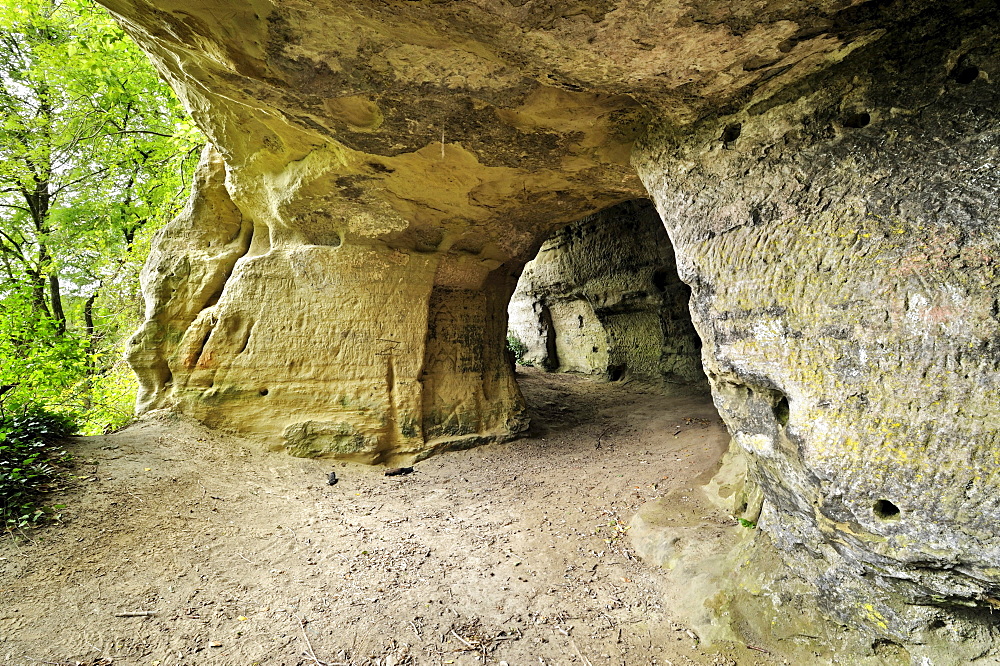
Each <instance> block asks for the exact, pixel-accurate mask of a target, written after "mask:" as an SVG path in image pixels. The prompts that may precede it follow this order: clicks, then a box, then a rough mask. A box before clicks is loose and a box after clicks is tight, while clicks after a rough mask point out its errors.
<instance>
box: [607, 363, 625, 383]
mask: <svg viewBox="0 0 1000 666" xmlns="http://www.w3.org/2000/svg"><path fill="white" fill-rule="evenodd" d="M624 376H625V366H624V365H611V366H608V379H609V380H610V381H613V382H617V381H618V380H619V379H621V378H622V377H624Z"/></svg>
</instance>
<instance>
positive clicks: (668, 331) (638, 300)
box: [508, 199, 705, 386]
mask: <svg viewBox="0 0 1000 666" xmlns="http://www.w3.org/2000/svg"><path fill="white" fill-rule="evenodd" d="M690 294H691V290H690V289H689V288H688V286H687V285H685V284H684V283H683V282H681V281H680V279H679V278H678V277H677V268H676V265H675V261H674V251H673V248H672V247H671V246H670V239H669V238H667V233H666V231H664V229H663V223H662V222H661V221H660V218H659V216H658V215H657V214H656V209H655V208H653V206H652V204H651V203H650V202H649V201H648V200H645V199H641V200H636V201H630V202H626V203H623V204H619V205H618V206H615V207H613V208H609V209H607V210H604V211H601V212H600V213H596V214H594V215H592V216H590V217H587V218H584V219H583V220H580V221H579V222H575V223H573V224H571V225H570V226H568V227H565V228H563V229H561V230H559V231H558V232H556V233H555V234H554V235H553V236H552V237H551V238H549V239H548V240H547V241H545V244H544V245H542V247H541V249H540V250H539V251H538V255H537V256H536V257H535V258H534V259H533V260H532V261H530V262H529V263H528V264H527V265H526V266H525V268H524V272H523V273H522V274H521V278H520V280H519V281H518V286H517V290H516V291H515V292H514V296H513V297H512V298H511V301H510V306H509V307H508V312H509V316H510V321H509V324H508V328H509V330H510V333H511V335H513V336H514V337H516V338H517V340H518V341H519V342H520V343H521V344H523V345H524V347H525V349H526V351H525V354H524V356H523V360H524V361H525V362H527V363H530V364H533V365H536V366H538V367H544V368H548V369H553V370H559V371H562V372H580V373H585V374H596V375H600V376H604V377H606V378H608V379H612V380H620V379H635V380H639V381H642V382H646V383H652V384H658V385H664V386H665V385H669V384H675V385H676V384H700V383H703V382H704V381H705V373H704V372H703V371H702V369H701V352H700V348H701V341H700V340H699V339H698V335H697V334H696V333H695V331H694V327H693V326H692V325H691V314H690V312H689V310H688V300H689V297H690Z"/></svg>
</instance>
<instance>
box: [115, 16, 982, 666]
mask: <svg viewBox="0 0 1000 666" xmlns="http://www.w3.org/2000/svg"><path fill="white" fill-rule="evenodd" d="M103 1H104V2H105V4H107V6H109V7H110V8H111V9H112V10H113V11H115V12H116V13H117V14H118V15H119V16H120V17H121V18H122V21H123V22H124V24H125V25H126V26H127V28H128V29H129V30H130V32H131V33H132V34H134V35H135V36H136V38H137V39H138V40H139V41H140V42H141V43H142V44H143V46H144V47H145V48H146V49H147V50H148V51H149V53H150V54H151V56H152V57H153V59H154V60H155V61H156V62H157V64H158V66H159V67H160V68H161V70H162V72H163V73H164V76H165V77H166V78H168V79H169V80H170V81H171V82H172V84H173V85H174V86H175V87H176V89H177V90H178V92H179V94H180V95H181V97H182V98H183V99H184V101H185V103H186V104H187V105H188V107H189V108H190V109H191V110H192V112H193V114H194V117H195V119H196V121H197V122H198V124H199V125H200V126H201V127H202V128H203V129H204V130H205V131H206V132H207V133H208V135H209V136H210V137H211V140H212V142H213V143H214V144H215V145H216V146H217V147H218V151H219V154H220V155H221V157H222V160H223V162H224V164H225V168H223V162H220V161H219V160H218V158H217V157H215V156H213V155H211V154H209V155H207V157H206V162H205V163H204V165H203V168H202V172H201V175H200V177H199V189H198V190H196V192H195V194H194V195H193V199H192V203H191V206H190V207H189V209H188V211H187V212H186V213H185V215H184V216H182V218H181V219H179V220H178V221H177V222H176V223H175V224H174V225H172V226H171V227H170V228H169V229H168V230H167V231H166V232H165V233H164V235H163V236H161V239H160V241H159V245H158V249H157V251H156V253H154V259H153V261H152V263H151V264H150V268H149V271H148V273H147V294H148V297H149V298H150V311H149V315H150V317H149V321H148V322H147V324H146V325H145V327H144V329H143V331H142V332H141V333H140V335H139V336H138V337H137V338H136V341H135V349H134V351H133V355H132V358H133V363H134V365H135V367H136V370H137V372H138V373H139V374H140V376H141V377H142V381H143V387H144V389H143V396H142V406H143V407H144V408H149V407H154V406H155V407H160V406H162V407H173V408H176V409H181V410H184V411H186V412H189V413H193V414H196V415H198V416H199V417H200V418H202V419H204V420H205V421H207V422H209V423H212V424H215V425H220V426H226V427H231V428H236V429H239V430H242V431H244V432H247V433H255V434H258V435H261V436H264V437H267V438H269V439H270V440H272V441H273V442H275V443H276V444H279V445H283V446H285V447H287V448H289V450H291V451H293V452H298V453H303V454H305V453H331V454H336V455H342V456H353V457H355V458H358V459H363V460H371V461H375V460H383V459H390V458H393V457H399V456H411V457H412V456H421V455H427V454H428V453H430V452H433V451H436V450H440V449H441V448H444V447H448V446H463V445H468V444H473V443H476V442H479V441H483V440H484V439H487V438H498V437H505V436H509V435H511V434H513V433H516V432H517V431H518V430H519V428H521V427H523V419H522V417H521V411H522V410H521V406H522V405H521V403H522V401H521V398H520V395H519V393H518V391H517V388H516V385H515V384H514V381H513V377H512V373H511V369H510V364H509V363H508V362H507V360H506V359H505V357H504V351H503V343H504V333H505V330H506V315H505V307H506V303H507V300H508V298H509V296H510V294H511V293H512V291H513V289H514V284H515V277H516V276H517V275H518V274H519V273H520V270H521V268H522V266H523V264H524V263H525V261H526V260H527V259H528V258H529V257H531V256H532V255H533V254H534V253H535V251H536V250H537V248H538V247H539V246H540V245H541V244H542V242H543V241H544V239H545V238H547V237H548V236H549V235H550V234H551V233H552V232H553V231H555V230H556V229H558V228H559V227H561V226H563V225H565V224H567V223H569V222H571V221H573V220H577V219H580V218H582V217H583V216H585V215H588V214H590V213H593V212H595V211H597V210H600V209H603V208H606V207H608V206H610V205H613V204H616V203H619V202H621V201H625V200H628V199H633V198H636V197H638V196H643V195H644V193H643V187H642V185H641V184H640V182H639V180H638V179H637V177H636V175H635V172H634V171H633V170H632V169H631V168H630V167H629V164H628V156H629V153H630V151H631V150H632V147H633V144H634V142H635V139H636V137H638V136H639V135H640V134H641V133H642V132H643V130H644V128H645V127H646V126H647V124H650V126H651V128H652V129H651V131H650V132H649V133H648V135H647V136H646V137H645V138H644V139H643V141H642V143H641V146H640V147H639V149H638V150H637V151H636V152H635V154H634V156H633V160H634V163H635V165H636V166H637V167H638V171H639V174H640V175H641V177H642V182H643V183H644V184H645V186H646V188H647V189H648V193H649V195H651V196H652V198H653V200H654V201H655V203H656V205H657V208H658V210H659V212H660V215H661V217H662V218H663V220H664V223H665V225H666V227H667V230H668V231H669V233H670V235H671V238H672V241H673V244H674V248H675V251H676V254H677V261H678V268H679V273H680V276H681V278H682V279H683V280H684V281H685V282H687V283H688V284H689V285H690V286H691V287H692V290H693V312H694V323H695V326H696V327H697V329H698V331H699V333H700V335H701V337H702V339H703V341H704V345H705V346H704V349H703V360H704V364H705V368H706V371H707V373H708V375H709V379H710V381H711V383H712V387H713V391H714V393H715V396H716V400H717V403H718V406H719V408H720V410H721V411H722V413H723V415H724V417H725V418H726V420H727V422H728V423H729V426H730V428H731V429H732V431H733V433H734V437H735V440H736V443H737V446H738V448H737V450H736V451H737V453H738V457H742V458H743V459H744V463H745V464H746V467H747V470H748V475H749V477H750V479H751V481H752V482H755V483H757V484H758V485H759V486H760V489H761V492H762V497H763V509H762V513H761V526H762V527H763V528H764V530H766V535H767V536H766V537H765V536H761V537H760V538H758V540H757V541H758V542H759V543H758V545H759V546H760V548H758V549H757V550H755V551H754V555H753V556H752V558H756V559H755V560H753V561H756V562H758V563H763V564H760V565H759V566H758V567H757V569H756V571H757V572H758V573H760V575H759V576H756V577H755V574H754V571H755V570H754V569H753V567H744V568H743V569H742V575H743V576H744V579H745V581H746V585H745V586H744V588H743V589H744V590H745V591H748V593H753V592H761V591H762V590H763V591H764V592H765V593H766V596H765V597H756V598H746V596H745V595H744V596H741V594H742V593H738V592H737V593H733V594H732V595H731V597H730V599H731V600H730V602H726V601H725V599H722V600H716V601H717V602H718V603H719V604H722V605H725V604H726V603H728V604H729V605H728V607H727V608H728V612H729V613H730V617H737V616H739V617H742V618H744V620H745V622H743V623H742V625H741V626H743V628H744V630H746V631H748V632H752V631H754V630H755V627H756V628H761V627H764V628H765V629H767V631H769V632H771V633H774V632H776V631H782V629H781V628H782V627H785V629H784V630H787V631H786V635H787V636H788V637H790V638H793V637H795V636H800V637H801V636H802V635H807V634H808V635H811V636H818V637H820V638H817V639H816V640H826V641H830V642H833V643H835V642H836V640H838V639H837V636H839V634H837V633H836V632H828V631H826V630H823V629H818V628H816V627H815V626H813V627H812V628H810V629H803V628H802V627H801V626H798V625H796V624H795V622H791V621H790V622H788V623H786V624H784V625H783V624H782V622H781V621H782V618H785V619H788V618H792V619H797V618H803V617H807V616H808V614H801V613H799V612H798V610H796V611H793V612H781V613H777V612H771V613H770V614H768V613H766V612H762V610H761V608H759V607H755V606H754V604H755V603H758V602H759V603H763V602H768V601H770V600H773V601H774V602H775V603H779V604H786V608H787V604H791V605H792V606H794V607H796V608H807V607H808V608H813V609H816V608H818V609H819V610H821V611H822V612H823V613H824V614H825V615H826V616H829V617H832V618H835V619H836V620H838V621H840V622H844V623H847V624H848V625H850V626H853V627H856V628H857V629H858V630H859V631H857V632H855V633H854V634H853V635H855V636H860V637H861V639H858V640H860V643H857V644H860V645H862V647H863V648H864V649H866V650H868V652H869V653H871V656H872V658H873V659H874V658H878V659H883V661H892V660H896V661H900V660H902V661H903V662H905V661H909V660H910V659H911V658H912V659H913V660H914V662H915V663H926V662H921V661H920V660H921V659H923V658H924V657H927V658H928V659H929V660H931V663H967V662H968V661H971V660H973V659H974V658H979V656H980V653H982V654H991V653H990V652H989V651H990V650H991V649H993V648H992V647H990V646H991V645H992V640H993V633H994V632H995V630H994V628H993V625H992V624H991V623H990V621H989V618H990V613H991V612H992V611H993V609H994V607H997V606H1000V601H998V599H1000V540H998V537H997V534H996V531H995V525H996V523H997V519H998V518H1000V515H998V514H1000V506H998V503H1000V496H998V494H997V493H996V488H997V478H996V474H997V470H998V469H1000V466H998V463H1000V437H998V435H997V432H998V424H997V421H998V413H1000V408H998V401H997V388H998V387H997V377H998V376H1000V374H998V367H997V364H998V360H997V359H1000V349H998V344H1000V342H998V341H1000V336H998V333H1000V320H998V317H1000V315H998V310H1000V305H998V302H1000V301H998V293H1000V280H998V277H997V273H996V268H995V266H996V261H997V249H998V247H1000V242H998V241H1000V238H998V232H997V230H996V225H995V220H996V218H997V213H998V209H997V204H996V201H997V192H998V190H1000V187H998V185H1000V183H998V182H997V180H998V177H997V172H996V163H997V159H998V158H1000V155H998V152H1000V147H998V145H1000V141H998V129H1000V128H998V126H997V120H996V109H997V104H998V101H1000V100H998V98H997V93H996V84H995V80H996V78H997V77H998V76H1000V68H998V60H997V53H996V44H995V39H994V35H995V34H996V33H997V28H998V25H997V23H998V19H997V15H996V5H995V3H994V2H986V1H977V0H972V1H959V0H951V1H944V2H931V1H930V0H895V1H893V0H887V1H884V2H883V1H870V2H865V1H864V0H854V1H851V0H828V1H824V0H802V1H792V0H764V1H763V2H753V3H751V2H747V1H744V0H729V1H725V0H723V1H713V2H698V3H687V4H685V3H680V2H673V1H670V0H667V1H665V2H662V3H648V2H641V1H639V0H601V1H586V2H550V1H542V0H524V1H521V0H518V1H511V2H506V1H503V0H467V1H462V2H438V1H433V0H428V1H422V2H409V1H394V0H381V1H377V0H366V1H362V0H355V1H348V0H313V1H305V0H295V1H292V2H282V3H270V2H265V1H263V0H252V1H251V2H244V3H237V2H231V1H230V0H219V1H218V2H213V3H209V4H205V3H202V2H196V1H195V0H157V1H156V2H149V1H147V0H103ZM223 174H224V175H223ZM251 229H252V239H250V238H249V236H250V233H251V232H250V230H251ZM248 241H249V242H248ZM241 253H242V256H239V255H240V254H241ZM237 257H239V258H237ZM743 495H744V496H746V497H754V496H755V494H754V493H753V492H746V493H743ZM740 508H741V507H736V509H740ZM748 510H751V511H753V508H752V507H750V508H748ZM765 541H771V542H773V545H774V549H771V550H769V549H767V548H764V547H763V546H764V545H766V544H764V543H763V542H765ZM775 553H777V554H778V555H775ZM772 556H773V557H777V558H780V559H781V560H782V561H784V562H786V563H789V564H791V568H786V569H781V568H778V567H774V566H772V565H771V560H769V559H767V558H768V557H772ZM752 558H751V559H752ZM764 569H766V573H767V576H769V578H767V577H765V578H766V580H764V579H762V578H761V576H763V573H762V572H763V570H764ZM791 571H794V572H795V574H794V575H793V574H792V573H790V572H791ZM782 572H784V573H782ZM754 586H757V587H756V588H755V587H754ZM762 586H763V587H762ZM755 599H756V600H755ZM761 599H763V602H762V601H761ZM763 607H764V608H765V609H766V608H769V607H770V606H769V605H768V604H767V603H763ZM808 617H811V616H808ZM772 620H773V621H774V624H773V625H772V624H770V623H771V621H772ZM835 634H836V635H835ZM803 640H805V639H803ZM963 641H964V642H963ZM897 643H898V644H902V645H905V647H894V645H895V644H897ZM960 643H961V645H962V647H960V648H959V647H956V646H957V645H959V644H960ZM983 659H993V657H992V656H988V657H983ZM949 660H950V661H949ZM848 663H852V662H850V660H848Z"/></svg>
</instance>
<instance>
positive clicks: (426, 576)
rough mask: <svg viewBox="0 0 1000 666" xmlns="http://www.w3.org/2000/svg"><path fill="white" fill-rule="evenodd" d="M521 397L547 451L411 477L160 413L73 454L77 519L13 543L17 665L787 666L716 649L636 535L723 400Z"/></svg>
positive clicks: (695, 453) (445, 461)
mask: <svg viewBox="0 0 1000 666" xmlns="http://www.w3.org/2000/svg"><path fill="white" fill-rule="evenodd" d="M519 380H520V381H521V384H522V386H523V390H524V393H525V395H526V397H527V400H528V402H529V403H530V404H536V405H539V406H540V407H539V409H536V410H535V411H534V417H535V419H536V424H537V426H538V427H539V428H540V429H541V430H544V434H541V435H538V436H534V437H524V438H521V439H518V440H515V441H510V442H505V443H502V444H490V445H486V446H481V447H478V448H475V449H469V450H465V451H455V452H450V453H445V454H441V455H438V456H435V457H433V458H430V459H428V460H425V461H423V462H421V463H418V464H417V465H416V466H415V467H416V471H415V472H414V473H412V474H409V475H406V476H396V477H386V476H384V471H385V469H384V468H381V467H369V466H365V465H359V464H349V463H340V462H336V461H332V460H317V459H303V458H293V457H290V456H288V455H286V454H284V453H280V452H279V453H275V452H267V451H265V450H263V447H261V446H260V445H259V444H255V443H253V442H249V441H247V440H243V439H239V438H235V437H231V436H228V435H224V434H221V433H219V432H214V431H211V430H209V429H207V428H204V427H203V426H201V425H199V424H197V423H194V422H192V421H189V420H187V419H183V418H180V417H176V416H171V415H168V414H163V413H159V414H156V415H151V416H150V417H147V418H146V419H144V420H142V421H140V422H139V423H137V424H136V425H134V426H132V427H130V428H128V429H126V430H124V431H122V432H119V433H115V434H112V435H107V436H102V437H86V438H76V439H75V440H74V442H73V445H72V448H73V449H74V455H75V456H76V458H77V460H78V461H80V462H79V466H78V469H77V470H76V475H77V477H78V480H77V482H76V486H75V488H73V489H72V490H70V491H69V492H66V493H63V494H61V495H60V496H59V497H54V498H52V501H53V502H56V501H58V502H60V503H64V504H66V505H67V508H65V509H63V510H62V514H63V523H62V524H61V525H58V526H51V527H47V528H43V529H40V530H37V531H34V532H32V533H31V534H29V535H28V536H29V539H20V540H16V541H15V540H12V539H11V538H9V537H7V538H4V539H0V661H3V659H4V658H6V661H4V662H3V663H11V664H31V663H38V662H50V663H74V662H77V661H79V662H84V663H94V664H96V663H106V662H100V661H99V660H100V659H106V660H112V662H113V663H115V664H150V663H157V662H158V663H159V664H161V665H162V666H177V665H181V664H184V665H188V664H198V665H199V666H202V665H216V664H218V665H220V666H222V665H225V666H229V665H232V664H254V663H256V664H260V666H292V665H294V664H305V663H320V662H325V663H341V664H351V665H352V666H375V664H381V666H386V665H387V664H397V665H399V666H402V665H404V664H428V665H437V664H441V663H454V664H455V665H456V666H476V665H477V664H478V666H482V665H483V661H482V653H483V651H485V652H486V656H487V660H488V663H490V664H496V663H499V662H500V661H501V660H503V661H506V662H507V663H509V664H538V663H545V664H549V665H550V666H557V665H558V666H561V665H563V664H570V663H588V662H589V663H592V664H595V665H596V664H614V665H615V666H620V665H623V664H624V665H625V666H634V665H639V664H651V663H661V664H665V663H673V664H675V665H677V666H679V665H681V664H688V665H691V664H697V665H699V666H703V665H704V666H708V665H712V664H714V665H719V664H725V665H728V666H733V665H736V664H738V665H739V666H744V665H752V664H768V665H770V664H774V663H780V662H772V661H771V660H770V659H769V658H767V657H766V656H765V655H760V654H751V653H750V651H748V650H747V649H745V647H744V646H742V645H728V647H727V646H720V647H718V648H706V647H704V646H702V645H699V644H698V643H697V642H696V641H695V640H693V639H692V638H691V635H689V634H688V633H687V631H686V630H688V629H689V628H690V627H689V626H688V625H685V624H684V620H682V619H681V618H682V615H681V614H680V613H679V612H677V608H678V607H679V604H682V603H683V599H682V598H681V597H679V595H678V588H676V587H674V584H673V583H671V582H670V578H669V577H668V576H667V574H666V573H665V572H664V571H663V570H660V569H656V568H654V567H651V566H648V565H646V564H643V563H642V562H640V561H639V560H638V559H637V556H636V554H635V552H634V550H633V548H632V546H631V544H630V541H629V538H628V535H629V534H630V531H629V521H630V519H631V518H632V516H633V515H635V513H636V511H637V510H638V509H639V507H641V506H644V505H646V503H647V502H650V501H651V500H653V499H654V498H657V497H660V496H664V495H670V494H674V495H686V494H690V493H689V492H687V491H688V490H689V489H692V488H693V487H694V486H695V485H697V484H698V483H700V482H701V480H703V479H705V478H707V477H708V476H710V475H711V474H712V472H713V471H714V470H715V469H716V467H717V465H718V462H719V459H720V457H721V456H722V454H723V452H724V451H725V450H726V448H727V445H728V440H729V438H728V435H727V434H726V432H725V430H724V429H723V427H722V426H721V425H720V424H719V421H718V417H717V416H715V411H714V408H713V405H712V403H711V400H709V399H708V398H705V397H700V396H699V397H690V398H685V397H683V396H681V397H677V396H671V397H665V396H663V395H657V394H655V393H648V392H640V391H636V390H634V389H633V388H631V387H629V386H628V385H622V384H607V383H599V382H594V381H590V380H588V379H586V378H582V377H574V376H570V375H556V374H546V373H542V372H532V371H529V372H526V373H522V375H521V376H519ZM550 403H551V404H550ZM331 471H335V472H336V474H337V477H338V482H337V483H336V485H332V486H331V485H327V475H328V474H329V473H330V472H331ZM681 499H683V498H681ZM719 529H724V530H738V529H740V528H739V527H737V526H735V523H733V524H732V525H726V524H723V523H720V526H719ZM130 614H131V615H130ZM470 645H472V646H474V648H473V649H470V648H469V646H470ZM477 659H479V660H478V661H477Z"/></svg>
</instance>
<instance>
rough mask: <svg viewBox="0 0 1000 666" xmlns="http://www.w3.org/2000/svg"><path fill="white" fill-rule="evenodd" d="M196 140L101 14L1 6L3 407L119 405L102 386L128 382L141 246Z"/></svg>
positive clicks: (65, 6)
mask: <svg viewBox="0 0 1000 666" xmlns="http://www.w3.org/2000/svg"><path fill="white" fill-rule="evenodd" d="M201 141H202V139H201V137H200V135H199V134H198V133H197V131H196V130H195V129H194V127H193V125H192V124H191V122H190V121H189V120H188V119H187V118H186V116H185V115H184V113H183V111H182V110H181V108H180V106H179V104H178V103H177V101H176V99H175V98H174V96H173V94H172V93H171V91H170V90H169V88H167V87H166V86H165V85H164V84H163V83H162V82H161V81H160V80H159V78H158V77H157V75H156V72H155V70H154V69H153V68H152V66H151V65H150V63H149V61H148V59H147V58H146V56H145V55H144V54H143V53H142V52H141V51H140V50H139V49H138V48H137V47H136V45H135V44H134V43H133V42H132V41H131V39H129V38H128V36H127V35H126V34H125V33H124V32H123V31H122V29H121V28H120V27H119V26H118V25H117V24H116V23H115V22H114V21H113V20H112V19H111V18H110V16H108V14H107V13H106V12H105V11H104V10H103V9H101V8H99V7H98V6H96V5H95V4H93V3H92V2H90V1H89V0H17V2H11V3H3V4H0V316H2V317H3V318H4V321H3V322H2V323H0V385H16V388H15V389H14V390H10V391H8V392H6V393H5V394H4V395H0V400H3V401H5V402H3V403H0V407H3V406H4V404H6V406H7V407H8V408H10V407H11V406H12V405H14V404H26V403H28V402H31V401H33V400H34V401H36V402H37V401H38V400H39V399H41V400H42V401H43V402H47V403H48V404H49V406H50V407H51V406H53V405H56V406H58V405H59V404H62V405H69V406H72V407H73V408H75V409H77V410H78V411H79V410H84V411H85V410H87V409H93V408H94V401H95V390H97V392H98V393H100V392H101V391H102V390H107V391H110V393H112V394H115V395H116V396H117V397H116V400H119V401H120V400H121V398H122V396H121V395H120V394H121V393H122V391H121V390H118V389H117V388H116V387H109V386H107V383H108V377H109V376H111V375H113V376H114V377H115V378H116V379H115V382H117V383H120V380H127V378H128V375H127V373H124V372H122V370H121V368H120V366H118V365H116V363H117V361H116V356H117V353H118V348H119V347H120V344H119V343H120V342H121V339H122V338H123V336H124V335H125V334H126V333H127V332H129V330H130V329H132V328H134V327H135V325H136V320H137V317H138V312H139V304H138V298H137V284H138V271H139V266H140V264H141V261H142V260H143V259H144V256H145V249H144V247H145V245H144V243H145V242H146V241H148V238H149V236H150V234H151V233H152V231H154V230H155V229H156V228H158V227H159V226H161V225H162V224H163V223H164V222H165V221H166V220H167V219H169V218H170V217H171V216H172V215H173V214H174V213H175V212H176V210H177V208H178V207H179V205H180V203H181V202H182V200H183V197H184V194H185V190H186V189H187V179H188V177H189V175H190V170H191V168H192V167H193V163H194V161H195V158H196V156H197V151H198V148H199V144H200V142H201ZM109 373H111V375H109ZM102 386H104V389H101V387H102ZM125 393H126V394H127V393H128V391H126V392H125ZM100 398H101V396H99V395H98V396H96V399H97V400H98V401H100ZM99 411H100V410H99ZM104 411H107V410H104ZM100 418H101V419H104V420H105V421H108V420H112V421H113V420H116V419H117V420H121V418H120V416H119V417H116V418H111V417H110V416H109V415H108V414H106V413H103V412H102V415H101V416H100Z"/></svg>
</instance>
